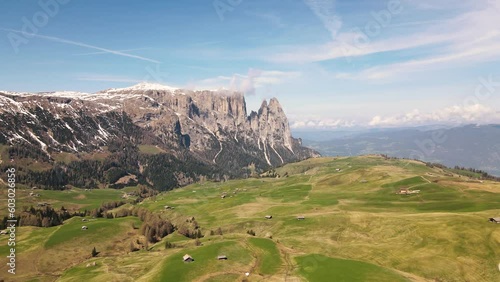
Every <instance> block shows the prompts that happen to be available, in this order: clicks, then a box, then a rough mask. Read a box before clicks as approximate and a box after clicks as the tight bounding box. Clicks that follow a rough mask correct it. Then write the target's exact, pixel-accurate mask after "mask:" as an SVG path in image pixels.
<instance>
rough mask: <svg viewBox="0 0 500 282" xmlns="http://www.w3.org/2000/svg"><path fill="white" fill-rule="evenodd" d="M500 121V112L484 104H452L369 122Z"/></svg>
mask: <svg viewBox="0 0 500 282" xmlns="http://www.w3.org/2000/svg"><path fill="white" fill-rule="evenodd" d="M496 122H500V112H499V111H496V110H495V109H493V108H491V107H488V106H485V105H482V104H474V105H470V106H451V107H447V108H444V109H442V110H440V111H434V112H430V113H422V112H420V111H419V110H417V109H415V110H413V111H411V112H408V113H405V114H400V115H395V116H386V117H382V116H379V115H377V116H375V117H373V118H372V119H371V121H370V122H369V123H368V125H370V126H375V127H378V126H414V125H424V124H435V123H445V124H467V123H480V124H486V123H496Z"/></svg>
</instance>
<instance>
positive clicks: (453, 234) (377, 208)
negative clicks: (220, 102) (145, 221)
mask: <svg viewBox="0 0 500 282" xmlns="http://www.w3.org/2000/svg"><path fill="white" fill-rule="evenodd" d="M276 172H277V173H278V174H279V175H282V176H284V175H288V177H281V178H259V179H256V178H252V179H245V180H231V181H227V182H221V183H213V182H200V183H196V184H193V185H190V186H187V187H184V188H181V189H177V190H174V191H170V192H165V193H161V194H159V195H157V196H155V197H152V198H149V199H146V200H145V201H144V202H142V203H141V204H139V205H140V206H141V207H144V208H147V209H149V210H151V211H153V212H155V213H158V214H161V215H162V216H163V217H165V218H168V219H169V220H171V221H172V222H173V223H174V224H175V225H178V226H180V225H182V224H183V223H185V222H186V220H190V219H192V218H193V217H194V218H195V220H196V221H197V223H198V224H199V226H200V230H201V232H202V233H203V235H204V237H203V238H201V239H200V241H199V243H198V244H197V243H196V241H195V240H193V239H189V238H186V237H184V236H182V235H180V234H178V232H175V233H173V234H170V235H168V236H167V237H165V238H164V239H163V240H162V241H160V242H158V243H156V244H154V245H151V246H149V247H150V248H149V250H140V251H136V252H130V251H129V250H128V248H127V246H128V244H129V242H130V238H135V237H134V236H136V235H137V234H136V232H137V231H134V229H133V228H132V227H131V224H132V222H135V223H136V225H139V224H140V222H139V220H138V219H137V218H134V217H127V218H119V219H101V218H100V219H96V221H90V222H87V223H86V224H87V225H88V226H89V230H87V231H89V232H86V231H85V232H84V231H82V230H80V227H81V225H82V222H81V220H80V219H79V218H73V219H71V220H68V221H67V222H65V224H64V225H62V226H57V227H51V228H33V227H22V228H21V229H20V230H19V231H18V233H19V235H18V236H19V238H18V242H19V253H18V255H19V265H20V267H22V269H19V271H20V273H23V274H21V275H19V276H16V277H15V278H17V279H18V281H29V280H30V279H31V281H84V280H85V281H242V280H245V279H246V281H283V280H285V279H287V281H488V282H489V281H499V277H500V276H499V275H500V272H499V270H498V264H499V263H500V225H498V224H492V223H489V222H488V218H489V217H497V216H500V204H499V203H500V183H497V182H490V181H478V180H476V179H471V178H469V177H467V176H464V175H460V174H457V173H455V172H453V171H447V170H443V169H440V168H436V167H433V168H431V167H427V166H426V165H425V164H423V163H420V162H416V161H408V160H389V159H384V158H382V157H379V156H364V157H353V158H318V159H310V160H306V161H303V162H299V163H293V164H289V165H286V166H283V167H280V168H277V169H276ZM402 188H407V189H410V190H420V193H418V194H411V195H399V194H397V192H398V191H399V189H402ZM44 192H48V191H44ZM55 192H57V193H64V192H61V191H54V193H55ZM93 192H97V193H110V194H109V195H108V194H106V195H108V196H109V197H115V196H119V194H117V195H112V194H113V193H114V192H113V193H111V192H106V190H102V191H99V192H98V191H93ZM44 195H45V196H46V197H48V198H50V197H51V198H52V199H53V201H55V202H57V203H60V204H61V205H63V204H64V205H65V203H64V202H65V200H67V201H68V202H72V201H74V199H73V197H72V196H71V197H70V196H65V197H66V198H64V197H63V198H61V197H62V196H61V195H62V194H55V195H51V194H50V193H46V194H44ZM103 195H104V194H103ZM223 195H224V197H221V196H223ZM87 199H89V203H88V204H89V205H93V204H94V202H93V201H94V199H93V198H91V197H88V198H87ZM165 205H169V206H171V207H174V209H169V210H166V209H165V208H164V206H165ZM2 210H4V209H2ZM266 215H272V219H265V218H264V217H265V216H266ZM297 216H304V218H305V219H304V220H298V219H297ZM219 228H220V230H221V233H222V234H219V232H218V231H217V230H218V229H219ZM249 230H252V231H254V232H255V236H252V235H249V234H248V233H247V231H249ZM92 231H95V232H92ZM166 242H170V243H172V244H174V247H173V248H168V249H166V248H165V243H166ZM5 245H6V237H0V255H1V256H4V255H5V254H6V252H7V249H6V247H4V246H5ZM94 245H95V246H96V248H97V249H98V250H99V251H101V252H102V253H100V254H99V255H98V256H97V257H95V258H91V257H90V251H91V248H92V247H93V246H94ZM73 252H76V255H73V254H72V253H73ZM185 254H189V255H191V256H192V257H193V258H194V262H191V263H185V262H183V261H182V256H184V255H185ZM218 255H226V256H227V257H228V260H221V261H219V260H217V259H216V257H217V256H218ZM91 262H92V263H93V262H95V266H93V265H91V266H89V267H87V265H88V264H89V263H91ZM247 272H248V273H249V276H248V277H247V276H246V275H245V273H247ZM0 273H2V275H3V273H5V266H3V265H1V266H0ZM0 276H1V275H0ZM9 278H10V277H9ZM82 279H83V280H82ZM332 279H333V280H332ZM9 281H10V280H9Z"/></svg>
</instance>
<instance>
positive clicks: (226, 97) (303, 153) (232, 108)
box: [0, 84, 318, 171]
mask: <svg viewBox="0 0 500 282" xmlns="http://www.w3.org/2000/svg"><path fill="white" fill-rule="evenodd" d="M0 100H2V101H0V102H2V104H3V105H10V106H8V107H4V108H3V109H2V110H0V119H2V120H4V121H5V120H12V119H13V116H17V117H19V116H23V117H24V119H23V120H24V121H23V122H24V123H25V124H24V125H14V124H12V125H11V126H12V128H6V127H7V125H4V126H5V127H3V126H2V127H3V128H2V135H3V136H0V141H2V143H8V144H10V143H16V142H24V141H23V140H25V141H26V142H29V143H31V144H33V145H37V144H39V145H40V146H42V145H41V144H44V145H43V146H45V147H44V150H46V151H47V152H50V151H51V150H54V151H57V150H59V151H70V152H71V151H88V150H93V149H95V148H98V147H99V146H102V145H103V144H104V145H105V144H106V142H107V140H109V139H112V138H113V137H114V136H118V135H120V134H121V135H123V134H125V133H124V132H123V131H121V132H120V128H119V127H120V126H123V125H120V121H119V118H118V117H120V116H121V115H124V114H125V115H126V116H127V118H130V119H131V121H132V122H133V124H134V125H135V126H138V127H139V128H141V135H147V138H143V139H141V140H142V141H140V142H146V143H148V144H149V143H150V144H154V145H157V146H159V147H161V148H163V149H164V150H165V151H166V152H167V153H170V154H172V155H179V154H181V153H182V154H183V153H185V152H188V153H189V154H192V155H193V156H194V157H195V158H196V159H198V160H200V161H202V162H205V163H211V164H215V165H217V166H220V167H221V168H227V169H230V170H232V171H237V170H238V169H241V168H242V167H246V166H249V165H252V164H253V165H255V166H257V167H260V168H263V169H265V168H266V167H268V166H276V165H281V164H283V163H287V162H291V161H297V160H302V159H305V158H310V157H316V156H318V154H317V153H316V152H314V151H312V150H310V149H307V148H304V147H302V146H301V144H300V141H299V140H296V139H294V138H293V137H292V135H291V132H290V127H289V124H288V120H287V117H286V115H285V113H284V111H283V108H282V107H281V105H280V103H279V102H278V100H277V99H275V98H273V99H271V100H270V101H269V103H268V102H266V101H264V102H263V103H262V106H261V107H260V109H259V110H258V112H251V113H250V114H249V115H248V114H247V110H246V104H245V98H244V96H243V95H242V94H241V93H235V92H230V91H226V90H220V91H191V90H183V89H173V88H169V87H164V86H158V85H148V84H139V85H136V86H133V87H129V88H122V89H109V90H105V91H101V92H98V93H94V94H85V93H74V92H53V93H11V92H4V93H2V92H0ZM117 119H118V120H117ZM47 120H49V121H50V122H49V124H48V123H47ZM87 123H89V124H87ZM90 123H91V124H90ZM35 125H36V126H35ZM54 125H57V127H56V128H60V130H63V131H64V130H66V131H68V132H66V133H69V132H72V133H73V135H71V134H59V133H57V134H55V135H54V134H53V135H50V134H48V133H46V132H48V130H49V129H51V127H52V129H51V130H52V131H54V129H53V128H54ZM56 131H57V129H56ZM44 132H45V133H44ZM127 134H129V133H127ZM63 135H64V136H65V137H64V138H62V137H59V136H63ZM58 138H59V139H58ZM137 138H139V137H137Z"/></svg>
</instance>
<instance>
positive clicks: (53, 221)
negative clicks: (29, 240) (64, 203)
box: [0, 206, 86, 229]
mask: <svg viewBox="0 0 500 282" xmlns="http://www.w3.org/2000/svg"><path fill="white" fill-rule="evenodd" d="M85 213H86V212H85V211H84V212H80V211H75V212H72V213H70V212H68V211H67V210H66V209H65V208H64V207H61V209H60V210H56V209H54V208H52V207H49V206H45V207H41V208H34V207H32V206H31V207H29V208H25V209H24V210H23V211H22V212H21V213H20V214H19V215H18V216H17V217H16V219H17V226H38V227H51V226H57V225H61V224H62V223H63V221H65V220H66V219H69V218H71V217H73V216H85ZM8 219H9V218H7V217H6V216H5V217H4V218H3V220H2V222H0V229H4V228H6V226H7V220H8Z"/></svg>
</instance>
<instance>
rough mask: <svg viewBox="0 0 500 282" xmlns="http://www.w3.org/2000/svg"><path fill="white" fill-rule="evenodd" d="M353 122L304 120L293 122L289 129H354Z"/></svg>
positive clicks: (354, 124) (354, 123)
mask: <svg viewBox="0 0 500 282" xmlns="http://www.w3.org/2000/svg"><path fill="white" fill-rule="evenodd" d="M354 126H356V122H355V121H347V120H343V119H304V120H294V121H292V122H291V124H290V127H291V128H294V129H305V128H308V129H313V128H314V129H333V128H342V127H354Z"/></svg>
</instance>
